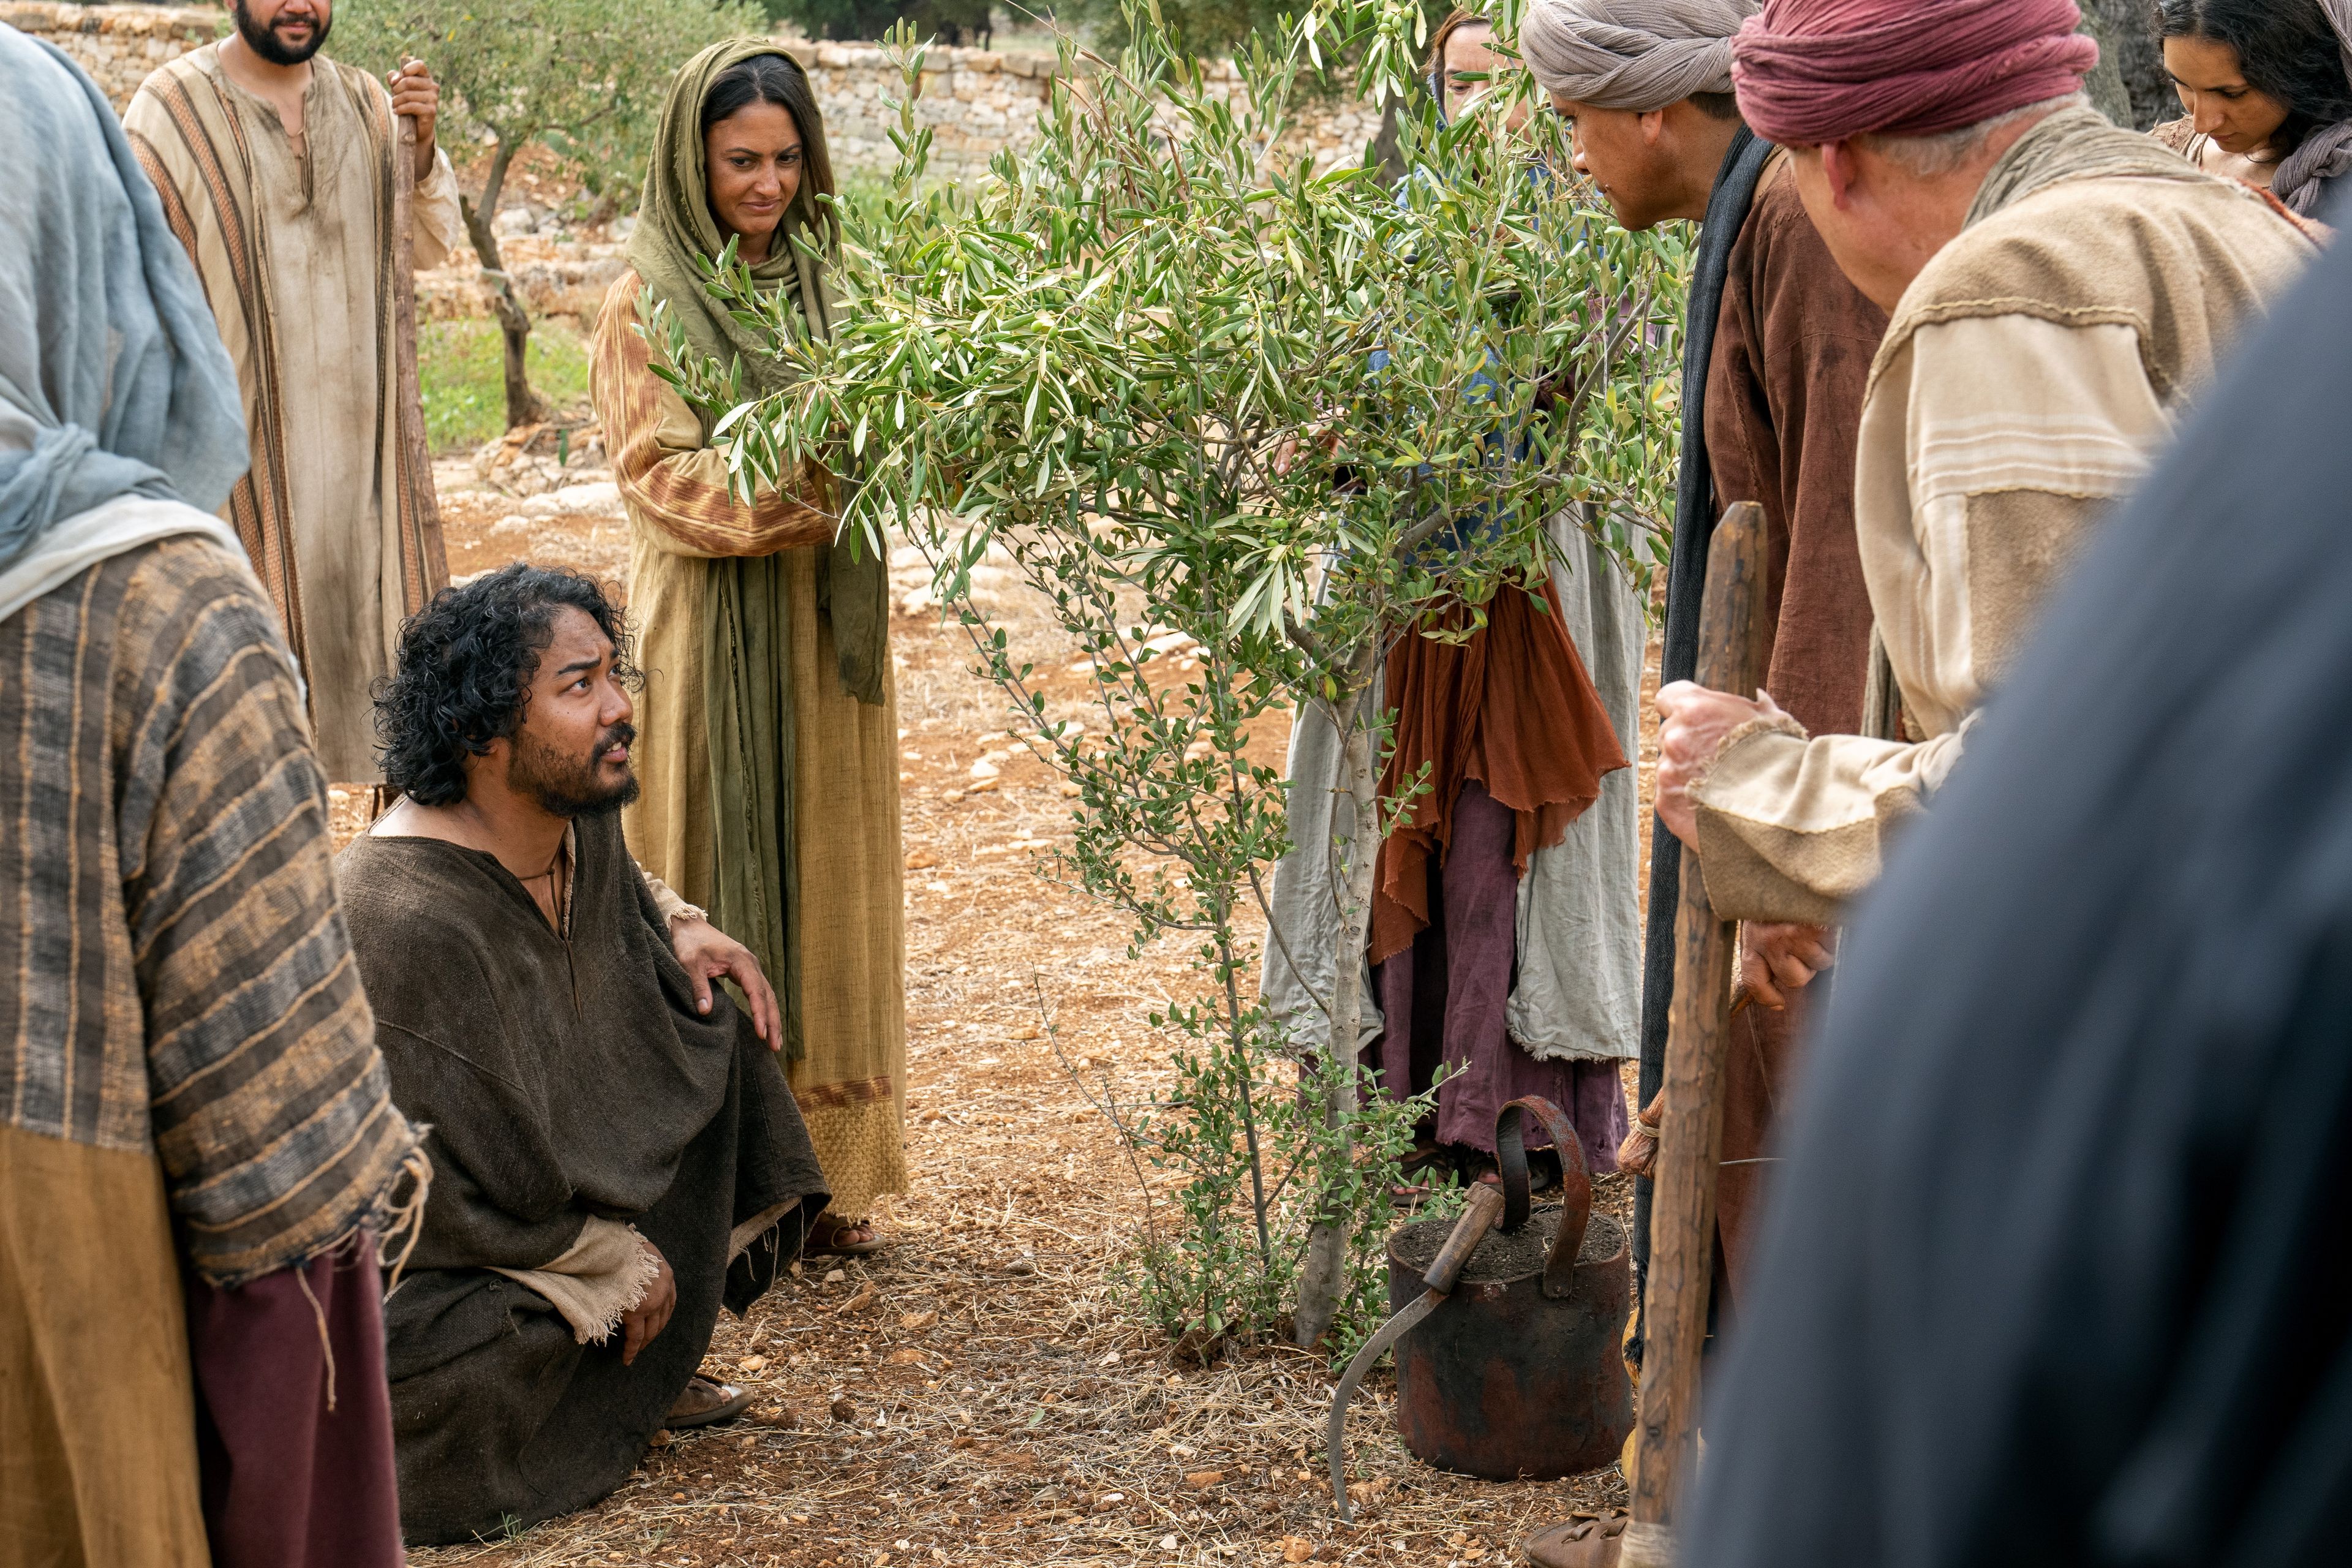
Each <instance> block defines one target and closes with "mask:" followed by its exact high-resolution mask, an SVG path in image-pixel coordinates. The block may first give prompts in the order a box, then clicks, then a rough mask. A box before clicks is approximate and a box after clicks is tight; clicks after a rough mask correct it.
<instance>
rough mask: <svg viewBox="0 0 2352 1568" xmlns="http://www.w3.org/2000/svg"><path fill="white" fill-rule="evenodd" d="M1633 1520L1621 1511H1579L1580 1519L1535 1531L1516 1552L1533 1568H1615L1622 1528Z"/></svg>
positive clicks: (1616, 1509) (1622, 1532)
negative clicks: (1523, 1554) (1524, 1557)
mask: <svg viewBox="0 0 2352 1568" xmlns="http://www.w3.org/2000/svg"><path fill="white" fill-rule="evenodd" d="M1632 1522H1633V1515H1632V1514H1631V1513H1629V1512H1628V1511H1626V1510H1624V1509H1622V1508H1612V1509H1606V1510H1601V1512H1599V1513H1588V1512H1584V1511H1583V1510H1579V1517H1574V1518H1570V1519H1568V1520H1565V1521H1562V1522H1560V1523H1559V1524H1552V1525H1547V1526H1545V1527H1544V1528H1543V1529H1541V1530H1538V1531H1536V1532H1535V1533H1534V1534H1533V1535H1530V1536H1528V1539H1527V1542H1526V1543H1525V1544H1523V1545H1522V1546H1521V1547H1520V1548H1519V1550H1520V1551H1521V1552H1524V1553H1525V1554H1526V1556H1527V1560H1528V1563H1531V1564H1532V1565H1533V1568H1617V1553H1618V1551H1619V1550H1620V1548H1621V1547H1622V1545H1623V1544H1624V1535H1625V1527H1626V1526H1627V1525H1628V1524H1631V1523H1632Z"/></svg>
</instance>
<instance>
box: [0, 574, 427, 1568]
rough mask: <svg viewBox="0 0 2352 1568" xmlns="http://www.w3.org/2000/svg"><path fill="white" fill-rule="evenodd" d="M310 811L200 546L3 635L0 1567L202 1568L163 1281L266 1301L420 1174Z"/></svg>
mask: <svg viewBox="0 0 2352 1568" xmlns="http://www.w3.org/2000/svg"><path fill="white" fill-rule="evenodd" d="M326 814H327V803H326V787H325V784H324V781H323V780H321V779H320V776H319V770H318V767H317V765H316V763H314V762H313V761H312V759H311V756H310V748H309V746H308V744H307V742H306V741H305V739H304V726H303V719H302V711H301V705H300V700H299V694H298V688H297V686H296V682H295V679H294V672H293V668H292V664H291V661H290V660H289V658H288V657H287V654H286V650H285V644H284V643H283V641H282V640H281V639H280V638H279V637H278V631H277V627H276V625H275V623H274V620H273V617H272V616H271V614H270V606H269V603H268V600H267V599H266V598H264V597H263V596H262V593H261V590H260V586H259V584H257V583H256V582H255V581H254V578H253V574H252V573H251V572H250V571H249V570H248V569H247V566H246V564H245V563H243V562H242V561H239V560H237V559H236V558H235V557H234V556H233V555H231V554H230V553H229V552H228V551H227V550H226V548H225V547H224V546H222V545H221V544H218V543H215V542H212V541H210V540H207V539H197V538H191V537H185V536H183V537H178V538H173V539H167V540H163V541H162V542H157V543H152V544H148V545H144V546H141V547H138V548H136V549H133V550H131V551H130V552H126V553H123V554H121V555H118V556H116V557H114V558H113V559H112V560H110V561H107V562H105V563H101V564H100V565H97V566H93V567H90V568H89V569H88V570H87V571H85V572H83V573H81V574H79V575H78V576H76V577H74V578H72V579H70V580H68V582H67V583H65V584H63V585H62V586H60V587H58V588H56V589H53V590H51V591H50V592H49V593H48V594H47V595H44V596H43V597H41V598H39V599H37V600H35V601H34V602H33V603H32V604H31V605H27V606H26V607H25V608H24V609H22V610H20V611H18V612H17V613H16V615H14V616H10V617H9V618H8V619H7V620H5V621H0V1012H5V1022H0V1042H5V1044H0V1560H6V1561H10V1562H16V1561H28V1562H35V1563H84V1564H88V1565H89V1568H181V1565H183V1564H186V1565H191V1568H203V1565H204V1564H205V1563H207V1562H208V1561H210V1558H209V1557H208V1554H207V1547H206V1541H205V1520H204V1517H203V1514H202V1512H201V1510H200V1505H199V1500H198V1486H197V1436H196V1434H197V1417H196V1406H197V1403H198V1392H197V1388H196V1386H195V1381H194V1375H193V1374H192V1369H191V1361H190V1339H189V1331H188V1325H187V1324H186V1322H185V1321H184V1311H183V1306H182V1300H183V1296H182V1291H183V1268H186V1269H188V1270H189V1271H191V1272H192V1273H193V1275H194V1278H195V1280H196V1281H199V1282H200V1283H197V1284H194V1285H192V1286H191V1287H190V1290H191V1297H190V1299H191V1300H202V1301H203V1302H205V1303H213V1302H215V1301H216V1300H220V1298H219V1297H215V1295H212V1294H208V1293H206V1292H208V1291H209V1289H210V1288H211V1287H229V1286H246V1285H247V1282H249V1281H262V1280H264V1279H265V1277H267V1278H270V1279H279V1280H282V1279H283V1271H284V1270H286V1269H288V1268H289V1267H291V1266H294V1265H298V1264H300V1263H302V1262H304V1261H305V1260H309V1259H313V1258H320V1257H322V1256H323V1255H325V1254H327V1253H330V1252H331V1251H333V1250H335V1249H336V1248H338V1247H340V1246H341V1245H342V1244H343V1243H344V1242H345V1241H347V1240H348V1239H350V1238H352V1237H354V1236H356V1235H358V1234H359V1233H360V1232H361V1231H362V1228H363V1227H367V1226H372V1225H373V1226H378V1227H381V1226H382V1225H383V1221H384V1220H385V1218H386V1217H387V1215H386V1210H387V1205H388V1204H389V1202H390V1199H391V1195H392V1192H393V1188H394V1183H395V1182H396V1180H397V1178H398V1177H399V1175H400V1173H401V1172H402V1170H403V1168H404V1166H405V1165H407V1164H408V1163H410V1162H412V1161H418V1162H421V1159H422V1156H421V1154H419V1153H418V1152H417V1149H416V1139H415V1134H414V1132H413V1131H411V1130H410V1128H409V1126H408V1123H407V1122H406V1121H405V1120H404V1119H403V1118H402V1116H401V1114H400V1112H399V1111H398V1110H394V1107H393V1104H392V1100H391V1097H390V1088H389V1083H388V1080H387V1079H386V1076H385V1073H384V1068H383V1058H381V1057H379V1056H378V1055H377V1052H376V1047H375V1039H374V1025H373V1019H372V1018H371V1016H370V1015H369V1011H368V1005H367V998H366V997H365V996H364V995H363V994H362V992H361V988H360V978H359V971H358V968H357V967H356V965H355V963H354V962H353V960H352V951H351V942H350V939H349V937H348V936H347V935H346V933H345V931H344V928H343V921H342V916H341V912H340V910H339V909H338V906H337V904H336V901H335V890H334V883H333V879H332V875H331V868H330V862H329V857H328V849H329V845H328V837H327V820H326ZM370 1272H371V1273H372V1272H373V1270H372V1269H371V1270H370ZM230 1294H236V1293H235V1292H224V1293H221V1295H222V1296H223V1297H225V1296H226V1295H230ZM298 1304H299V1302H298ZM371 1310H372V1309H371ZM300 1327H301V1329H302V1331H303V1332H304V1333H306V1334H311V1333H313V1328H312V1324H311V1322H310V1316H309V1314H307V1313H305V1314H304V1315H303V1316H302V1317H301V1319H300ZM298 1343H299V1341H298ZM316 1345H317V1340H316V1338H315V1337H313V1338H311V1339H310V1347H311V1348H312V1350H313V1351H314V1352H315V1349H316ZM313 1364H315V1363H313ZM343 1371H344V1375H345V1377H346V1378H347V1379H352V1378H358V1377H362V1376H363V1375H364V1370H363V1368H362V1367H360V1366H355V1365H348V1364H347V1365H346V1366H345V1367H344V1369H343ZM309 1374H310V1368H308V1367H305V1366H304V1365H302V1364H299V1358H292V1359H289V1362H288V1363H287V1364H283V1365H279V1366H277V1367H274V1368H273V1369H272V1372H271V1374H270V1377H271V1380H273V1381H276V1382H284V1383H291V1382H293V1381H295V1380H299V1379H300V1378H302V1377H305V1376H308V1375H309ZM247 1381H251V1380H250V1378H249V1374H248V1379H247ZM342 1405H343V1407H344V1409H345V1410H346V1411H350V1410H352V1409H354V1408H356V1407H358V1405H359V1400H358V1398H357V1397H355V1396H354V1393H353V1391H352V1387H351V1386H350V1385H349V1384H347V1385H346V1391H345V1396H344V1399H343V1401H342ZM209 1407H210V1408H211V1409H212V1410H213V1411H214V1412H215V1414H218V1413H219V1410H220V1406H219V1405H217V1404H216V1403H215V1404H211V1405H209ZM224 1425H226V1424H224ZM386 1440H387V1441H388V1428H387V1432H386ZM361 1503H362V1500H357V1499H354V1500H350V1504H349V1506H352V1507H358V1506H361ZM19 1552H21V1553H22V1554H23V1555H22V1556H19V1555H17V1553H19Z"/></svg>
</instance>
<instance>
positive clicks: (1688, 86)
mask: <svg viewBox="0 0 2352 1568" xmlns="http://www.w3.org/2000/svg"><path fill="white" fill-rule="evenodd" d="M1757 5H1758V0H1535V4H1534V5H1530V6H1528V19H1527V22H1526V23H1525V25H1524V26H1522V27H1521V28H1520V31H1519V54H1520V56H1521V58H1524V59H1525V60H1526V61H1527V62H1528V69H1529V70H1532V71H1533V72H1535V75H1536V80H1537V82H1538V83H1539V84H1540V85H1541V86H1542V88H1543V89H1544V90H1545V91H1546V92H1556V93H1559V94H1561V95H1563V96H1564V97H1567V98H1570V99H1573V100H1576V101H1577V102H1579V103H1585V104H1591V106H1592V107H1593V108H1595V109H1630V110H1637V111H1641V112H1647V111H1648V110H1654V109H1664V107H1665V106H1666V105H1668V104H1670V103H1675V102H1679V101H1680V100H1683V99H1685V98H1688V97H1690V96H1691V94H1693V93H1695V92H1729V91H1730V90H1731V37H1732V35H1733V34H1735V33H1737V32H1738V31H1739V24H1740V23H1742V22H1744V21H1746V20H1747V19H1748V17H1749V16H1753V15H1755V12H1756V7H1757Z"/></svg>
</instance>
